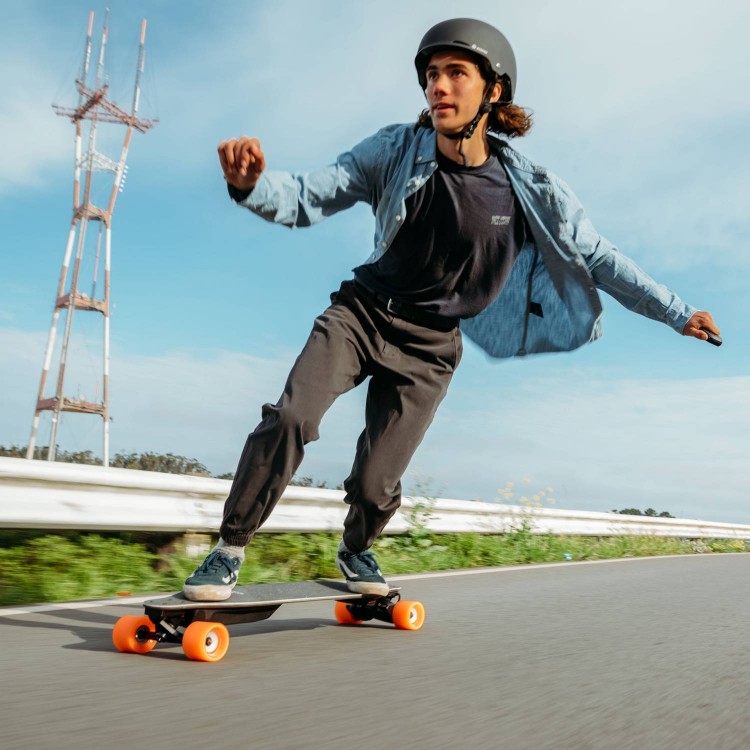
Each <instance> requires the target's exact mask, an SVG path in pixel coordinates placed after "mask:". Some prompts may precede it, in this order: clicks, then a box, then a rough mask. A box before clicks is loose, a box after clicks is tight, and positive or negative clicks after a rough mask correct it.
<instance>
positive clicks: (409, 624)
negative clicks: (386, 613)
mask: <svg viewBox="0 0 750 750" xmlns="http://www.w3.org/2000/svg"><path fill="white" fill-rule="evenodd" d="M391 614H392V616H393V624H394V625H395V626H396V627H397V628H400V629H401V630H419V629H420V628H421V627H422V625H424V606H423V604H422V602H407V601H401V602H396V604H395V606H394V607H393V611H392V613H391Z"/></svg>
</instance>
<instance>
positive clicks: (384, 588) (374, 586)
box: [346, 581, 391, 596]
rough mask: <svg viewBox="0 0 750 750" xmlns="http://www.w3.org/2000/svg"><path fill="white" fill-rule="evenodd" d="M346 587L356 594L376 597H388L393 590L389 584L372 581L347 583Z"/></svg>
mask: <svg viewBox="0 0 750 750" xmlns="http://www.w3.org/2000/svg"><path fill="white" fill-rule="evenodd" d="M346 587H347V588H348V589H349V591H352V592H354V593H355V594H374V595H375V596H388V593H389V592H390V590H391V587H390V586H389V585H388V584H387V583H374V582H372V581H347V582H346Z"/></svg>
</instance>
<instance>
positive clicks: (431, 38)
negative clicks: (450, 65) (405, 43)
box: [414, 18, 516, 102]
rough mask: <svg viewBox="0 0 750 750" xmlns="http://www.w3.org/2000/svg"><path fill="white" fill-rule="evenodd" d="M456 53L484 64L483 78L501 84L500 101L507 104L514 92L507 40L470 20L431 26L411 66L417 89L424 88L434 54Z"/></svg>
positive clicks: (513, 67) (513, 68)
mask: <svg viewBox="0 0 750 750" xmlns="http://www.w3.org/2000/svg"><path fill="white" fill-rule="evenodd" d="M446 49H456V50H461V51H462V52H469V53H471V54H473V55H476V56H477V57H479V58H481V60H482V61H484V62H486V66H483V67H486V70H484V71H483V74H484V75H485V78H488V80H490V81H491V82H493V83H494V82H495V81H497V80H499V81H501V83H504V84H505V85H504V86H503V93H502V98H501V101H503V102H510V101H512V100H513V95H514V93H515V90H516V57H515V55H514V54H513V49H512V48H511V46H510V43H509V42H508V40H507V39H506V38H505V37H504V36H503V35H502V34H501V33H500V32H499V31H498V30H497V29H496V28H495V27H494V26H490V25H489V24H488V23H484V21H476V20H474V19H473V18H454V19H452V20H450V21H442V22H441V23H438V24H436V25H435V26H433V27H432V28H431V29H430V30H429V31H428V32H427V33H426V34H425V35H424V37H423V38H422V41H421V42H420V44H419V51H418V52H417V56H416V58H414V64H415V65H416V66H417V75H418V76H419V85H420V86H421V87H422V90H424V89H426V88H427V75H426V71H427V65H428V64H429V62H430V58H431V57H432V55H433V54H435V52H440V51H441V50H446Z"/></svg>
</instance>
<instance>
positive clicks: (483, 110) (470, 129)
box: [445, 84, 492, 167]
mask: <svg viewBox="0 0 750 750" xmlns="http://www.w3.org/2000/svg"><path fill="white" fill-rule="evenodd" d="M491 92H492V85H491V84H487V88H486V89H485V90H484V97H483V98H482V103H481V105H480V106H479V110H478V111H477V113H476V115H474V119H473V120H472V121H471V122H470V123H469V124H468V125H467V126H466V127H465V128H464V129H463V130H461V131H460V132H459V133H449V134H446V136H445V137H446V138H450V139H451V140H452V141H458V154H459V156H460V157H461V159H462V161H463V163H464V166H465V167H466V166H468V165H467V164H466V156H464V148H463V146H464V139H466V138H471V136H473V135H474V131H475V130H476V129H477V125H479V121H480V120H481V119H482V118H483V117H484V116H485V115H486V114H487V113H488V112H490V111H491V110H492V103H491V102H490V96H491Z"/></svg>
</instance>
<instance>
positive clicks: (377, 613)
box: [112, 580, 425, 661]
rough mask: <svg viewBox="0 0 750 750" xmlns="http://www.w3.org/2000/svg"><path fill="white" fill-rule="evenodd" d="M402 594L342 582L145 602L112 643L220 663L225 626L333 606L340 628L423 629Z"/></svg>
mask: <svg viewBox="0 0 750 750" xmlns="http://www.w3.org/2000/svg"><path fill="white" fill-rule="evenodd" d="M400 591H401V589H400V588H391V589H390V591H389V592H388V594H386V595H384V596H379V595H374V594H357V593H354V592H352V591H349V590H348V589H347V587H346V584H345V583H344V582H343V581H328V580H321V581H302V582H297V583H264V584H257V585H250V586H236V587H235V589H234V591H233V592H232V595H231V597H230V598H229V599H226V600H224V601H221V602H198V601H191V600H190V599H186V598H185V596H184V595H183V594H181V593H179V594H174V595H173V596H166V597H161V598H158V599H149V600H148V601H146V602H144V603H143V607H144V610H145V615H143V616H138V615H126V616H125V617H121V618H120V619H119V620H118V621H117V622H116V623H115V627H114V630H113V632H112V640H113V642H114V645H115V647H116V648H117V649H118V650H119V651H123V652H126V653H141V654H145V653H147V652H149V651H151V649H153V648H154V646H155V645H156V644H157V643H161V642H170V643H181V644H182V648H183V651H184V652H185V655H186V656H187V657H188V658H189V659H194V660H196V661H219V660H220V659H222V658H223V657H224V655H225V654H226V652H227V649H228V648H229V632H228V631H227V628H226V626H227V625H232V624H235V623H240V622H257V621H259V620H265V619H267V618H268V617H270V616H271V615H272V614H273V613H274V612H275V611H276V610H277V609H278V608H279V607H280V606H281V605H282V604H292V603H301V602H315V601H332V602H334V616H335V618H336V620H337V621H338V622H339V623H341V624H343V625H360V624H361V623H362V622H364V621H365V620H381V621H383V622H389V623H393V624H394V625H395V626H396V627H397V628H399V629H401V630H419V629H420V628H421V627H422V624H423V623H424V614H425V613H424V606H423V605H422V604H421V602H411V601H404V600H402V599H401V594H400Z"/></svg>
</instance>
